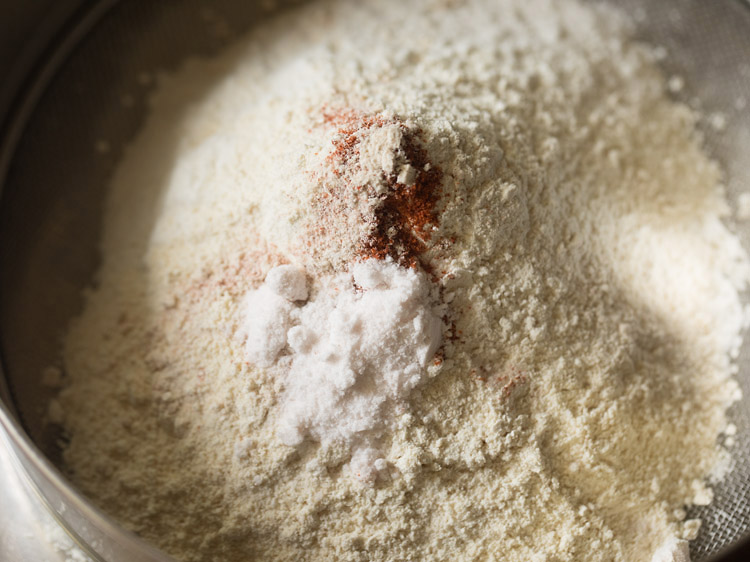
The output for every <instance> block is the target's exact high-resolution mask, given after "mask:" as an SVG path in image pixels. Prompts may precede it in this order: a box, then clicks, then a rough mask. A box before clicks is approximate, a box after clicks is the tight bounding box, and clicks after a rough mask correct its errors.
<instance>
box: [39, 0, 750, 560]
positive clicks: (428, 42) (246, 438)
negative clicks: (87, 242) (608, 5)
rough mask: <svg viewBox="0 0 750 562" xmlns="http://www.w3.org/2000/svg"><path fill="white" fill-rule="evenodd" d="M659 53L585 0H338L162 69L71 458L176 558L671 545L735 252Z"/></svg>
mask: <svg viewBox="0 0 750 562" xmlns="http://www.w3.org/2000/svg"><path fill="white" fill-rule="evenodd" d="M654 58H655V57H654V56H653V54H652V52H651V50H650V49H649V48H647V47H645V46H643V45H639V44H637V43H635V42H633V41H631V40H630V39H629V28H628V24H627V23H624V22H623V21H621V19H620V18H619V16H617V15H616V14H614V13H611V12H610V11H608V10H605V9H602V8H601V7H595V6H592V5H590V4H581V3H579V2H577V1H576V0H563V1H560V0H554V1H553V0H465V1H460V0H456V1H451V0H425V1H423V2H404V1H403V0H377V1H376V0H364V1H359V2H345V1H343V0H338V1H337V0H326V1H321V2H315V3H313V4H311V5H308V6H305V7H301V8H298V9H296V10H294V11H292V12H289V13H287V14H285V15H282V16H280V17H278V18H276V19H273V20H271V21H269V22H267V23H265V24H264V25H263V26H262V28H260V29H258V30H257V31H255V32H253V33H252V35H251V36H249V37H247V38H246V39H244V40H242V41H240V42H238V43H237V44H236V45H235V46H234V47H233V48H232V49H231V50H230V51H229V52H227V53H226V54H225V55H223V56H222V57H220V58H218V59H215V60H210V61H198V60H192V61H188V62H186V63H185V65H184V67H183V69H182V70H180V71H179V72H177V73H176V74H175V75H173V76H169V77H165V78H163V79H162V81H161V84H160V87H159V88H158V91H157V93H156V94H155V96H154V98H153V109H152V113H151V116H150V118H149V120H148V122H147V124H146V126H145V127H144V129H143V130H142V132H141V133H140V135H139V137H138V138H137V139H136V141H135V142H134V143H133V144H132V146H130V148H129V149H128V151H127V152H126V154H125V156H124V158H123V160H122V162H121V165H120V167H119V169H118V171H117V173H116V175H115V177H114V180H113V185H112V190H111V195H110V198H109V202H108V208H107V211H106V226H105V231H104V233H103V241H102V258H103V263H102V267H101V270H100V272H99V275H98V278H97V284H96V287H95V288H93V289H91V290H90V291H89V292H88V293H87V300H86V305H85V308H84V310H83V312H82V314H81V316H80V317H79V318H77V319H76V320H75V321H74V322H73V324H72V326H71V328H70V331H69V333H68V334H67V337H66V339H65V345H64V372H65V387H64V389H63V390H62V391H61V394H60V397H59V400H58V401H57V402H55V404H54V408H53V409H54V412H55V418H56V419H60V420H61V421H62V423H63V425H64V426H65V428H66V430H67V432H68V434H69V437H70V441H69V445H68V446H67V448H66V450H65V462H66V468H67V470H68V471H69V473H70V476H71V478H72V479H73V481H74V482H75V483H76V485H77V486H79V487H80V489H81V490H82V491H83V492H84V493H85V494H87V495H88V496H90V497H91V498H92V499H93V500H94V501H95V502H96V503H97V504H99V505H100V506H101V507H102V508H104V509H105V510H106V511H108V512H109V513H111V514H112V515H114V516H115V517H116V518H117V519H118V520H119V521H121V522H122V523H123V524H124V525H125V526H126V527H128V528H129V529H132V530H133V531H135V532H137V533H138V534H140V535H142V536H143V537H145V538H146V539H148V540H150V541H151V542H153V543H154V544H156V545H158V546H159V547H160V548H162V549H164V550H165V551H166V552H168V553H170V554H172V555H173V556H175V557H176V558H177V559H179V560H183V561H201V562H206V561H225V562H240V561H243V562H244V561H247V560H279V561H282V560H300V561H321V560H352V561H355V560H356V561H364V560H368V561H397V560H398V561H400V560H503V561H505V562H520V561H523V562H529V561H579V560H586V561H588V562H596V561H631V562H642V561H649V560H652V558H653V560H659V561H662V560H680V559H684V558H685V554H686V551H687V548H686V543H685V542H684V540H686V539H690V538H692V537H694V536H695V534H696V532H697V530H698V526H699V521H696V520H686V508H687V507H689V506H690V505H692V504H698V505H702V504H706V503H709V502H710V501H711V490H710V485H709V484H710V475H711V474H712V473H715V469H716V467H717V466H718V465H720V464H721V461H722V459H723V458H724V457H725V456H726V455H727V453H726V452H725V451H722V450H720V448H719V447H718V446H717V444H716V438H717V435H718V434H719V433H720V432H721V431H722V430H723V429H724V428H725V426H726V420H725V416H724V413H725V410H726V408H727V406H728V405H729V404H730V403H731V402H732V401H733V400H735V399H736V398H737V394H738V392H739V391H738V388H737V385H736V384H735V383H734V382H733V380H732V378H731V376H732V374H733V373H734V372H735V367H734V366H733V364H732V360H731V358H732V356H733V354H735V353H736V351H737V349H738V346H739V343H740V337H739V334H740V330H741V328H742V326H743V322H744V315H743V311H742V308H741V305H740V300H739V296H738V291H739V290H740V289H741V288H743V287H744V285H745V282H746V280H747V277H748V265H747V261H746V257H745V254H744V252H743V250H742V248H741V247H740V245H739V242H738V240H737V239H736V238H735V237H734V236H733V235H732V234H731V233H730V232H729V231H728V230H727V229H726V228H725V226H724V225H723V223H722V217H723V216H725V215H726V214H727V208H726V205H725V202H724V199H723V194H722V190H721V185H720V181H721V178H720V173H719V170H718V169H717V167H716V165H714V164H713V163H712V162H711V161H710V160H709V159H708V158H707V157H706V156H705V155H704V154H703V152H702V150H701V147H700V139H698V138H696V133H695V132H694V125H695V120H696V118H695V116H694V115H693V113H692V112H691V111H690V110H689V109H688V108H686V107H684V106H681V105H678V104H676V103H674V102H672V101H670V99H669V97H668V95H667V85H666V83H665V80H664V79H663V78H662V76H661V75H660V73H659V71H658V69H657V66H656V63H655V60H654ZM279 266H282V267H279ZM329 367H330V368H329ZM707 478H708V480H707ZM680 557H682V558H680Z"/></svg>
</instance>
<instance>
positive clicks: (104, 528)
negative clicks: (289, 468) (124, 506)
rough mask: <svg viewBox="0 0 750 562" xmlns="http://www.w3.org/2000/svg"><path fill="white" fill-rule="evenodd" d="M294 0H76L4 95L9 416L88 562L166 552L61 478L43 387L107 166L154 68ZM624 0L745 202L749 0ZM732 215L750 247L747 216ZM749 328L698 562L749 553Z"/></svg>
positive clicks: (81, 280) (26, 466)
mask: <svg viewBox="0 0 750 562" xmlns="http://www.w3.org/2000/svg"><path fill="white" fill-rule="evenodd" d="M591 1H592V2H597V3H602V2H604V0H591ZM611 1H612V2H614V0H611ZM290 3H292V2H271V3H268V2H247V1H243V0H215V1H212V2H200V1H197V0H181V1H180V2H152V1H149V0H129V1H128V2H117V1H116V0H103V1H98V2H85V1H83V2H68V3H66V4H65V6H66V9H64V10H63V9H58V12H59V13H58V14H57V16H58V17H57V18H56V21H54V22H52V23H50V22H47V25H45V26H43V27H44V29H45V33H44V34H43V35H41V36H37V38H36V42H35V43H34V45H35V48H34V49H32V50H31V51H29V53H30V54H28V56H27V57H26V58H25V61H26V63H27V64H26V65H25V68H24V69H22V70H23V71H22V72H19V73H17V74H16V77H17V78H18V79H17V80H15V81H13V83H8V84H6V85H5V91H3V92H2V95H0V102H2V100H3V99H11V100H13V101H12V103H10V104H9V109H8V110H7V111H6V116H5V120H4V121H2V122H1V123H2V129H1V130H0V142H1V143H2V144H0V186H2V199H0V346H1V347H0V351H1V353H2V372H0V397H1V398H2V401H1V402H0V426H1V427H2V428H3V430H4V437H5V438H6V440H7V441H8V442H9V443H10V444H11V448H12V450H13V452H14V453H15V458H16V460H17V462H18V464H19V465H20V466H21V468H22V471H23V473H24V474H25V475H26V477H27V478H28V480H29V482H30V483H31V485H32V488H33V489H34V490H35V491H36V492H37V493H38V495H39V496H40V498H41V499H42V500H43V501H44V503H45V505H46V506H47V508H48V509H49V511H50V513H51V514H52V515H53V516H54V517H55V518H56V519H57V521H58V522H59V523H60V524H61V525H62V526H63V528H64V529H65V530H66V531H67V532H68V533H69V534H70V535H71V537H72V538H73V539H74V540H75V541H76V542H77V543H78V544H79V545H81V546H82V547H83V548H84V549H85V550H86V551H87V553H88V554H89V555H90V556H91V557H92V558H93V559H94V560H97V561H107V562H118V561H127V562H140V561H144V562H146V561H148V562H168V560H170V559H169V558H168V557H167V556H165V555H164V554H161V553H159V552H158V551H156V550H155V549H153V548H152V547H150V546H149V545H147V544H146V543H145V542H143V541H141V540H140V539H139V538H138V537H136V536H135V535H133V534H131V533H129V532H127V531H125V530H124V529H122V528H121V527H119V526H118V525H117V524H116V523H115V522H114V521H113V520H112V519H110V518H109V517H108V516H107V515H105V514H103V513H101V512H100V511H99V510H97V509H96V508H95V507H94V506H93V505H92V504H90V503H89V502H88V501H87V500H86V499H85V498H84V497H83V496H82V495H81V494H79V493H78V492H77V491H76V490H75V488H74V487H73V486H72V485H71V484H70V483H68V482H67V481H66V480H65V478H64V476H63V475H62V473H61V472H60V471H59V470H58V468H56V467H57V466H59V465H60V463H61V459H60V448H61V439H62V435H61V434H60V433H59V430H58V429H56V428H55V426H53V425H49V424H45V423H44V417H45V412H46V405H47V402H48V401H49V399H50V398H51V396H52V394H53V392H54V391H53V390H52V389H49V388H46V387H45V386H44V385H42V384H41V376H42V372H43V370H44V368H45V367H47V366H49V365H53V364H55V363H57V361H58V359H59V352H60V349H59V348H60V339H61V336H62V334H63V332H64V330H65V328H66V326H67V324H68V322H69V321H70V319H71V318H72V317H73V316H75V315H76V314H77V313H78V312H79V311H80V308H81V305H82V301H81V291H82V289H83V288H84V287H86V286H91V284H92V283H94V282H95V272H96V269H97V264H98V260H99V256H98V238H99V233H100V229H101V217H102V212H101V211H102V203H103V198H104V194H105V188H106V186H107V183H108V178H109V177H110V175H111V173H112V171H113V169H114V167H115V165H116V163H117V161H118V158H119V156H120V155H121V154H122V151H123V148H124V146H126V144H127V142H128V141H129V140H130V139H131V138H132V137H133V135H134V134H135V132H136V131H137V130H138V128H139V126H140V125H141V124H142V122H143V120H144V117H145V115H146V113H147V98H148V96H149V93H150V92H151V91H152V90H153V88H154V87H155V86H154V84H155V82H154V77H155V73H157V72H159V71H164V70H167V71H168V70H171V69H175V68H177V66H178V65H179V63H180V62H181V61H182V60H183V59H184V58H185V57H187V56H190V55H211V54H215V53H217V52H219V51H220V50H221V49H222V47H224V46H225V45H226V44H227V43H229V42H231V40H232V39H233V38H234V37H236V36H238V35H239V34H242V33H244V32H246V31H248V30H249V29H251V28H252V27H254V26H256V25H261V24H262V21H263V18H264V17H267V15H266V12H268V11H271V10H272V9H287V8H288V6H286V5H287V4H290ZM269 4H274V5H279V7H278V8H271V6H270V5H269ZM617 5H618V6H619V7H620V9H621V10H623V11H624V12H625V13H627V14H629V16H630V17H631V19H632V21H633V26H634V32H635V35H636V37H637V38H639V39H642V40H644V41H647V42H649V43H651V44H653V45H656V46H658V48H659V52H660V54H662V55H663V57H661V58H662V60H661V66H662V68H663V71H664V73H665V75H666V76H667V77H671V76H675V77H679V79H676V80H677V82H676V83H679V84H680V87H676V88H674V92H673V95H674V97H675V98H676V99H678V100H679V101H682V102H684V103H687V104H689V105H691V106H692V107H695V108H697V109H700V111H701V115H703V118H702V120H701V122H700V123H699V130H700V131H701V134H702V135H703V138H704V143H705V147H706V150H707V151H708V153H709V154H710V155H711V156H712V157H713V158H715V159H716V160H717V161H718V162H719V163H720V164H721V166H722V168H723V170H724V171H725V174H726V176H725V184H726V188H727V196H728V199H729V202H730V206H731V207H732V208H733V209H737V208H738V207H739V205H738V197H739V195H740V194H741V193H743V192H744V191H750V3H748V2H747V0H714V1H711V2H707V1H701V0H662V1H660V2H653V1H651V0H619V1H618V2H617ZM683 84H684V85H683ZM1 109H2V108H0V110H1ZM0 117H2V115H0ZM730 223H731V220H730ZM732 227H733V229H734V230H735V231H736V232H737V233H738V235H739V236H740V238H741V240H742V242H743V244H744V245H745V247H746V248H750V224H748V223H742V222H737V223H732ZM745 303H746V304H750V295H745ZM748 340H749V341H746V342H745V345H744V346H743V347H742V349H741V352H740V356H739V357H738V359H737V364H738V366H739V374H738V379H739V382H740V385H741V387H742V389H743V393H744V398H743V399H742V400H741V401H739V402H738V403H737V404H735V405H734V406H733V407H732V409H731V410H730V412H729V416H730V420H731V422H732V423H733V424H734V425H735V426H736V427H737V435H736V436H735V437H734V440H735V441H736V443H735V444H734V446H733V447H732V448H731V451H732V458H733V460H732V466H731V471H730V472H729V474H728V476H727V477H726V478H725V479H724V480H723V481H722V482H720V483H718V484H717V485H716V486H714V494H715V500H714V502H713V503H712V504H711V505H709V506H706V507H695V508H691V510H690V511H689V513H688V516H689V517H700V518H701V519H703V526H702V527H701V530H700V534H699V536H698V538H697V539H696V540H695V541H693V542H692V543H691V545H690V549H691V556H692V560H693V561H694V562H700V561H707V560H730V559H731V560H748V559H750V546H749V545H746V544H744V543H746V542H748V541H746V540H745V539H746V538H748V537H750V338H748ZM0 433H2V431H0ZM2 436H3V435H0V437H2ZM723 438H724V437H723V436H722V437H720V439H723ZM686 458H688V459H689V451H688V452H687V453H686ZM730 550H732V552H730ZM743 553H744V554H743Z"/></svg>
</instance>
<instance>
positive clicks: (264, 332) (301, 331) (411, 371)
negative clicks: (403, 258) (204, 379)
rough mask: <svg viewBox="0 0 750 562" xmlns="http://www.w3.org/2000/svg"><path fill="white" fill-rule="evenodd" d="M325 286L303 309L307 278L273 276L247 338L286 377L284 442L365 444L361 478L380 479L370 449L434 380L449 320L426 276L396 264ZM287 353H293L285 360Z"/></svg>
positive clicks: (249, 316) (362, 267)
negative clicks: (413, 394) (435, 304)
mask: <svg viewBox="0 0 750 562" xmlns="http://www.w3.org/2000/svg"><path fill="white" fill-rule="evenodd" d="M321 281H322V283H324V286H323V287H322V288H321V289H319V290H318V291H317V294H316V295H315V296H314V297H313V298H311V299H310V300H309V301H308V302H306V303H305V304H304V306H302V307H300V308H295V307H294V305H293V304H292V302H294V301H303V300H307V287H306V280H305V273H304V271H302V270H300V269H297V268H295V267H294V266H289V265H282V266H278V267H276V268H274V269H272V270H271V271H269V273H268V275H267V277H266V281H265V283H264V284H263V285H262V286H261V287H260V288H259V289H256V290H253V291H250V292H249V293H248V295H247V296H246V297H245V299H244V301H243V305H242V306H243V309H244V310H243V313H244V322H243V324H242V326H241V328H240V333H241V334H242V335H243V336H244V338H245V350H246V354H247V358H248V360H249V361H250V363H252V364H254V365H257V366H261V367H270V366H271V365H274V364H277V366H278V367H279V368H280V369H281V370H282V372H284V376H285V377H286V380H285V388H286V390H285V392H284V395H283V398H282V403H281V407H280V410H281V411H280V425H281V428H280V430H279V437H280V439H281V441H282V442H283V443H285V444H287V445H299V444H300V443H301V442H302V440H303V438H304V437H305V435H310V436H312V437H313V438H314V439H315V440H317V441H320V442H322V443H324V444H328V443H331V442H336V441H340V442H344V443H346V444H349V445H351V444H353V443H356V448H355V449H354V451H353V453H352V455H353V458H354V457H356V459H358V461H357V462H356V463H354V464H357V465H358V467H357V468H356V470H355V474H356V475H358V477H360V478H361V479H363V480H370V479H372V478H373V477H374V476H375V475H376V474H377V471H378V469H377V468H376V466H375V463H376V462H377V460H378V459H380V457H379V456H377V455H376V450H375V449H373V448H372V447H371V446H369V445H370V444H373V443H374V441H376V440H377V439H378V437H379V435H378V431H379V430H381V429H383V428H384V427H386V426H389V425H393V421H394V420H395V419H396V414H395V413H394V410H395V409H397V408H399V407H400V408H401V410H402V411H403V410H404V409H405V407H404V405H403V402H404V401H405V399H406V398H407V396H408V395H409V392H410V391H411V390H412V389H413V388H414V387H416V386H417V385H418V384H419V383H420V382H422V381H423V379H424V378H425V377H426V376H427V367H428V365H429V363H430V361H431V360H432V358H433V356H434V354H435V351H437V347H438V345H439V343H440V337H441V322H440V320H439V319H438V317H437V316H436V315H435V314H434V313H433V311H432V310H431V308H432V306H431V304H430V299H429V286H428V285H427V283H426V281H425V280H424V278H423V276H422V275H417V273H415V272H414V271H413V270H410V269H404V268H402V267H399V266H397V265H396V264H394V263H393V262H390V261H384V262H380V261H377V260H368V261H365V262H363V263H357V264H355V265H354V266H353V267H352V271H351V274H339V275H336V276H334V277H332V278H328V279H326V278H323V279H322V280H321ZM287 346H288V349H289V355H286V356H283V357H279V355H280V353H281V352H282V351H283V350H284V349H285V348H286V347H287ZM368 458H371V462H366V460H365V459H368Z"/></svg>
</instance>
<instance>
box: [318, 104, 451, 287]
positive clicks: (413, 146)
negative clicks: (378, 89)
mask: <svg viewBox="0 0 750 562" xmlns="http://www.w3.org/2000/svg"><path fill="white" fill-rule="evenodd" d="M323 120H324V122H325V123H326V124H327V125H331V126H334V127H337V129H338V131H337V132H338V136H337V138H336V139H335V140H334V141H333V151H332V152H331V154H330V155H329V156H328V161H329V162H330V163H331V164H332V166H333V169H334V174H335V175H337V176H341V170H342V169H345V167H346V166H347V165H349V163H350V161H351V160H352V159H353V157H354V156H357V155H358V154H359V144H360V142H361V141H362V140H363V139H364V138H365V136H366V135H367V134H368V131H370V130H371V129H373V128H378V127H384V126H386V125H397V126H398V127H399V128H400V129H401V132H402V142H401V146H400V147H399V152H400V154H399V156H401V157H402V159H403V160H404V161H406V162H408V163H409V164H410V165H411V166H412V168H414V170H415V175H414V181H413V182H412V183H410V184H408V185H407V184H404V183H400V182H399V181H398V176H397V175H396V173H391V174H389V175H385V177H384V178H383V179H384V181H385V182H386V185H387V186H388V189H387V190H386V192H385V194H384V195H383V196H382V200H381V202H380V204H379V205H378V206H377V207H376V209H375V211H374V215H375V216H374V221H373V228H372V230H371V231H370V233H369V234H368V235H367V236H366V237H365V239H364V240H362V241H361V242H360V247H359V248H358V254H359V257H360V258H362V259H365V258H375V259H381V260H382V259H385V258H387V257H390V258H392V259H393V260H394V261H396V262H397V263H399V264H400V265H403V266H407V267H412V268H417V267H420V266H421V267H422V269H424V270H426V271H428V272H429V271H430V267H429V265H428V264H427V263H425V262H424V261H423V260H421V255H422V254H423V253H424V252H425V250H426V249H427V242H429V240H430V238H431V236H432V232H431V230H432V228H433V227H436V226H437V225H438V222H439V218H440V217H439V213H438V210H437V204H438V201H439V200H440V197H441V195H442V181H443V172H442V170H441V169H440V168H439V167H438V166H436V165H434V164H433V163H432V162H431V161H430V159H429V157H428V154H427V151H426V150H425V149H424V148H423V147H422V143H421V136H422V132H421V131H420V130H419V129H418V128H413V127H408V126H407V125H406V124H405V123H403V122H402V121H400V120H398V119H397V118H392V117H384V116H381V115H370V114H365V113H362V112H358V111H356V110H354V109H350V108H344V109H338V110H335V111H329V110H327V109H324V112H323ZM347 188H348V189H352V190H361V189H363V186H359V185H348V186H347ZM327 196H329V197H330V194H329V195H327ZM334 196H335V195H334Z"/></svg>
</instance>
